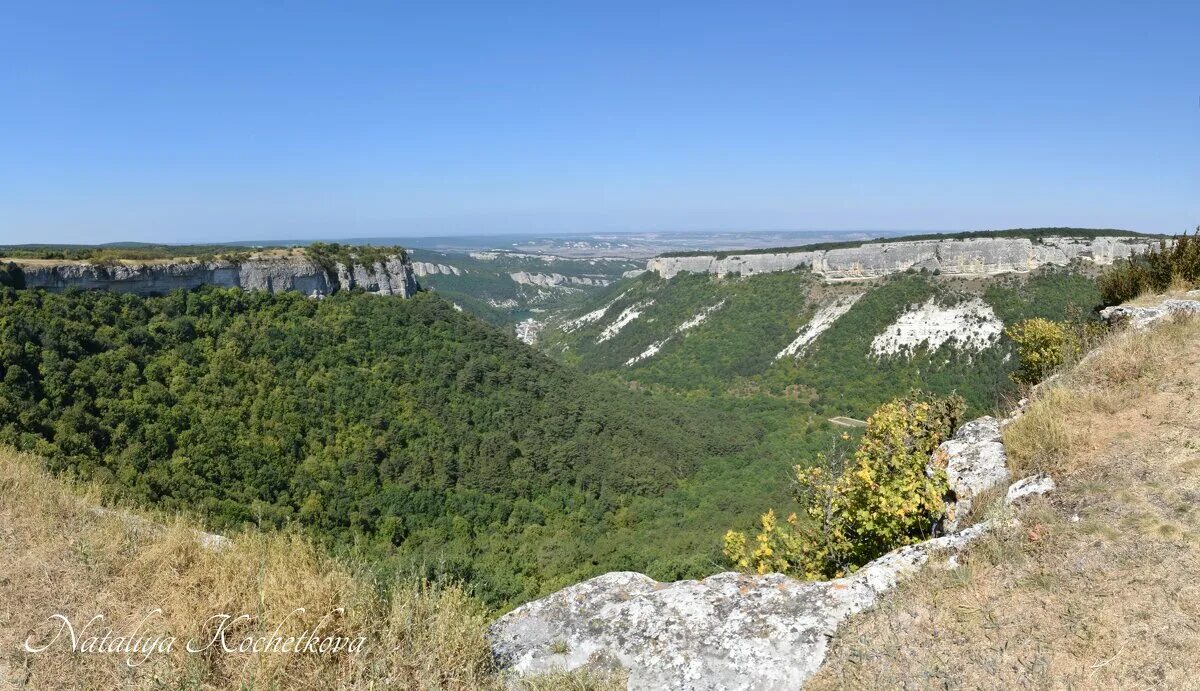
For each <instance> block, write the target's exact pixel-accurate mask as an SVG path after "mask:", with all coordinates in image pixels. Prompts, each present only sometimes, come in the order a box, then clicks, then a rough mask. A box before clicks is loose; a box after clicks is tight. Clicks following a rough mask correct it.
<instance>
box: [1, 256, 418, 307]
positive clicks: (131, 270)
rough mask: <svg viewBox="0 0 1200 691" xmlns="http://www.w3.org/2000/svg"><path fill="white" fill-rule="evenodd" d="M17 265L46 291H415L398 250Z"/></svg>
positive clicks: (408, 267)
mask: <svg viewBox="0 0 1200 691" xmlns="http://www.w3.org/2000/svg"><path fill="white" fill-rule="evenodd" d="M17 264H18V266H20V268H21V271H22V273H23V275H24V280H25V286H26V287H27V288H43V289H45V290H49V291H59V290H65V289H67V288H80V289H82V290H94V289H101V290H111V291H114V292H121V293H137V294H140V295H151V294H156V293H167V292H170V291H172V290H175V289H177V288H182V289H185V290H191V289H193V288H197V287H199V286H202V285H215V286H221V287H226V288H241V289H243V290H265V291H269V292H273V293H278V292H282V291H289V290H295V291H299V292H301V293H304V294H305V295H310V296H314V297H321V296H324V295H329V294H330V293H333V292H335V291H338V290H348V289H350V288H356V287H357V288H362V289H363V290H365V291H367V292H370V293H375V294H379V295H400V296H402V297H410V296H412V295H413V294H414V293H416V291H417V281H416V277H415V273H414V271H413V267H412V264H411V262H409V260H408V259H407V257H406V256H405V255H400V254H397V255H393V256H391V257H389V258H388V259H387V260H386V261H381V262H376V263H375V264H373V265H370V266H367V265H364V264H353V265H350V266H347V265H345V264H341V263H337V264H334V265H333V266H331V267H325V266H322V265H321V264H319V263H317V262H316V261H314V260H313V259H311V258H310V257H307V256H303V255H301V256H284V257H264V258H260V259H248V260H245V261H239V262H232V261H226V260H217V261H211V262H147V263H143V264H116V265H112V266H108V265H101V264H90V263H82V262H74V263H63V264H46V263H29V262H17Z"/></svg>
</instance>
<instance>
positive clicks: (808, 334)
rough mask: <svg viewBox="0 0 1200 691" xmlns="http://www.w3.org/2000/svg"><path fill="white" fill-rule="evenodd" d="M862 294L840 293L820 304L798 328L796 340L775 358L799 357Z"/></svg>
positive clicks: (848, 309) (847, 310)
mask: <svg viewBox="0 0 1200 691" xmlns="http://www.w3.org/2000/svg"><path fill="white" fill-rule="evenodd" d="M862 296H863V293H855V294H853V295H841V296H839V297H836V298H834V299H833V300H831V301H829V302H827V303H825V304H824V305H822V306H821V308H820V309H818V310H817V312H816V314H814V315H813V316H812V319H809V320H808V323H807V324H805V325H804V326H802V327H801V328H800V329H799V331H798V333H799V334H800V335H799V336H797V337H796V340H794V341H792V342H791V343H789V344H788V345H787V347H786V348H784V349H783V350H781V351H779V354H778V355H776V356H775V359H776V360H778V359H780V358H784V357H799V356H800V355H803V354H804V351H805V350H807V349H808V346H809V345H811V344H812V342H813V341H815V340H817V336H820V335H821V334H822V333H825V330H826V329H828V328H829V327H831V326H833V323H834V322H836V321H837V320H838V319H841V317H842V315H844V314H846V313H847V312H849V311H850V308H851V307H853V306H854V303H856V302H858V300H859V298H861V297H862Z"/></svg>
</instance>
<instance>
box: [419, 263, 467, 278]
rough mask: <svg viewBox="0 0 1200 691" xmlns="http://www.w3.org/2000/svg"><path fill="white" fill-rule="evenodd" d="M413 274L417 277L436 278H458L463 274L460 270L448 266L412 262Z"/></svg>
mask: <svg viewBox="0 0 1200 691" xmlns="http://www.w3.org/2000/svg"><path fill="white" fill-rule="evenodd" d="M413 272H415V273H416V274H417V275H418V276H437V275H439V274H441V275H446V276H459V275H461V274H462V273H463V271H462V269H459V268H458V267H457V266H452V265H450V264H434V263H432V262H413Z"/></svg>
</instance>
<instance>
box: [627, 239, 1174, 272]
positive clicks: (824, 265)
mask: <svg viewBox="0 0 1200 691" xmlns="http://www.w3.org/2000/svg"><path fill="white" fill-rule="evenodd" d="M1158 242H1159V241H1158V240H1156V239H1151V238H1139V237H1126V236H1113V237H1096V238H1079V237H1069V236H1063V237H1047V238H1042V239H1041V240H1040V241H1038V242H1035V241H1033V240H1030V239H1028V238H967V239H961V240H954V239H945V240H912V241H896V242H874V243H866V244H863V245H861V246H859V247H843V248H838V249H831V250H813V251H802V252H765V253H746V254H729V255H726V256H720V255H717V254H712V255H699V256H687V257H655V258H653V259H651V260H650V261H649V262H648V263H647V264H646V269H647V270H648V271H655V272H658V274H659V275H660V276H662V277H663V278H672V277H673V276H675V275H677V274H680V273H682V272H685V271H690V272H693V273H710V274H717V275H719V276H723V275H726V274H741V275H743V276H748V275H754V274H760V273H769V272H773V271H791V270H793V269H798V268H800V267H808V268H809V269H811V270H812V272H813V273H815V274H817V275H818V276H821V277H823V278H825V279H826V280H830V281H836V280H853V279H864V278H877V277H880V276H887V275H889V274H893V273H900V272H903V271H907V270H909V269H914V270H921V269H926V270H929V271H939V272H941V273H943V274H947V275H955V276H987V275H995V274H1002V273H1024V272H1029V271H1033V270H1034V269H1038V268H1040V267H1043V266H1066V265H1068V264H1070V263H1071V262H1073V261H1076V260H1080V261H1087V262H1091V263H1093V264H1096V265H1098V266H1107V265H1110V264H1112V263H1113V262H1114V261H1115V260H1117V259H1125V258H1128V257H1130V256H1131V255H1133V254H1135V253H1141V252H1144V251H1145V250H1146V249H1148V248H1149V247H1151V246H1156V245H1157V244H1158Z"/></svg>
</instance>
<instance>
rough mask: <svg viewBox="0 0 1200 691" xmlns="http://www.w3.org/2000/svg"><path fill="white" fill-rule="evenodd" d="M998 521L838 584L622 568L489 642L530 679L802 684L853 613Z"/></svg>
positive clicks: (526, 614) (510, 624)
mask: <svg viewBox="0 0 1200 691" xmlns="http://www.w3.org/2000/svg"><path fill="white" fill-rule="evenodd" d="M989 527H990V526H989V524H987V523H980V524H977V525H974V526H972V527H970V528H968V529H966V530H964V531H962V532H961V533H958V534H955V535H947V536H945V537H940V538H936V539H933V540H929V541H927V542H924V543H921V544H918V545H913V546H910V547H904V548H901V549H898V550H896V551H894V552H890V553H889V554H887V555H885V556H883V557H881V558H879V559H876V560H875V561H873V562H871V563H870V564H867V565H866V566H864V567H863V568H862V569H860V570H858V571H857V572H856V573H855V574H853V575H852V576H849V577H846V578H839V579H836V580H833V581H819V582H805V581H798V580H795V579H793V578H789V577H787V576H783V575H780V574H769V575H765V576H751V575H746V574H740V573H722V574H717V575H715V576H710V577H709V578H705V579H703V580H699V581H678V582H674V583H658V582H656V581H654V580H652V579H650V578H648V577H646V576H644V575H642V574H638V573H631V572H618V573H610V574H606V575H604V576H599V577H597V578H593V579H591V580H588V581H584V582H583V583H579V584H577V585H574V586H571V587H569V588H566V589H564V590H560V591H558V592H557V593H554V594H553V595H550V596H549V597H546V598H543V599H541V600H537V601H535V602H531V603H528V604H526V605H523V606H521V607H518V608H517V609H515V610H513V611H512V612H510V613H508V614H506V615H505V616H503V617H501V618H500V619H499V620H498V621H496V623H494V624H493V625H492V626H491V627H490V629H489V640H490V642H491V645H492V649H493V651H494V652H495V654H496V656H497V658H498V659H499V660H500V661H501V663H502V664H503V665H505V666H507V667H508V668H510V669H511V670H512V671H514V672H516V673H517V674H522V675H525V674H540V673H545V672H551V671H555V670H570V669H576V668H578V667H581V666H584V665H598V666H620V667H624V668H626V669H628V670H629V688H630V689H696V690H699V689H794V688H799V687H800V685H801V684H803V683H804V681H805V680H806V679H808V678H809V677H810V676H812V675H813V674H814V673H815V672H816V671H817V669H818V668H819V667H820V665H821V663H822V662H823V661H824V658H825V654H826V649H827V647H828V643H829V639H830V637H831V636H833V634H834V633H835V632H836V631H837V628H838V625H839V624H841V622H842V621H844V620H845V619H846V618H847V617H849V616H851V615H853V614H855V613H857V612H860V611H862V610H864V609H867V608H870V607H872V606H874V605H875V603H876V602H877V601H878V599H879V597H880V596H881V595H882V594H883V593H885V592H886V591H888V590H890V589H891V588H893V587H895V585H896V583H897V582H898V581H899V579H900V578H902V577H903V576H905V575H908V574H911V573H913V572H915V571H916V570H917V569H918V568H919V567H920V566H921V565H922V564H923V563H925V561H927V560H928V559H929V557H930V555H931V554H933V553H935V552H940V551H946V550H949V551H954V550H958V549H961V548H962V547H964V546H966V545H967V544H969V543H971V542H972V541H974V540H975V539H977V538H978V537H980V536H981V535H983V534H984V533H985V532H986V531H987V530H988V529H989Z"/></svg>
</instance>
